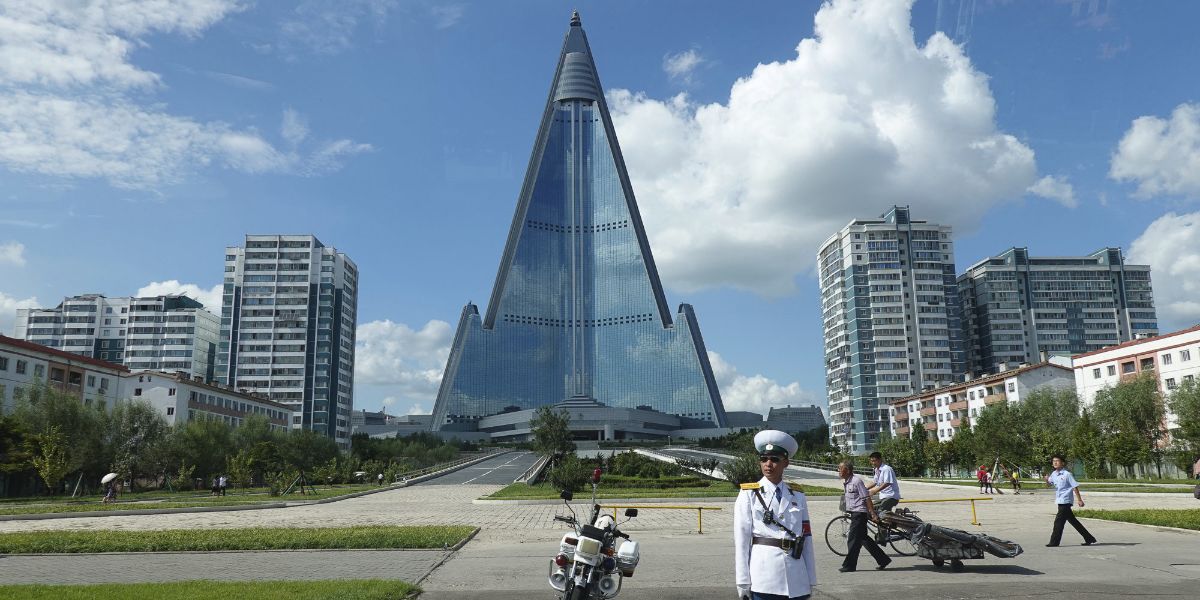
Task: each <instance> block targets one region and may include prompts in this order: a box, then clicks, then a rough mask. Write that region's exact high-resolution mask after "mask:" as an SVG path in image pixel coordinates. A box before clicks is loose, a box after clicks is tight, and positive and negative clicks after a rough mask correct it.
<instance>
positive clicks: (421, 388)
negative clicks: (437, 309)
mask: <svg viewBox="0 0 1200 600" xmlns="http://www.w3.org/2000/svg"><path fill="white" fill-rule="evenodd" d="M357 333H358V335H357V342H356V344H355V351H354V382H355V385H372V386H380V387H382V388H384V389H385V390H386V392H387V393H388V394H389V397H392V398H393V404H394V403H395V402H396V401H397V400H395V398H397V397H398V398H401V399H403V400H405V401H407V402H431V401H432V400H434V399H435V398H436V397H437V390H438V385H439V384H440V383H441V381H442V372H443V371H444V370H445V368H446V358H447V357H449V355H450V344H451V342H452V340H453V334H454V332H453V329H452V328H451V327H450V324H449V323H447V322H445V321H438V320H432V321H429V322H428V323H426V324H425V325H424V326H423V327H422V328H421V329H419V330H415V329H413V328H411V327H409V326H408V325H405V324H403V323H395V322H393V321H390V320H388V321H372V322H370V323H364V324H362V325H359V326H358V332H357ZM388 406H390V405H388Z"/></svg>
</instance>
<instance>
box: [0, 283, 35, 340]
mask: <svg viewBox="0 0 1200 600" xmlns="http://www.w3.org/2000/svg"><path fill="white" fill-rule="evenodd" d="M39 307H41V303H40V302H38V299H37V297H36V296H34V297H32V298H14V297H12V296H9V295H8V294H5V293H4V292H0V334H3V335H12V334H13V322H14V321H15V320H16V318H17V309H18V308H39Z"/></svg>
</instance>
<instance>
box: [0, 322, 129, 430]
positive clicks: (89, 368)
mask: <svg viewBox="0 0 1200 600" xmlns="http://www.w3.org/2000/svg"><path fill="white" fill-rule="evenodd" d="M128 372H129V369H127V368H125V367H124V366H122V365H118V364H113V363H110V362H105V361H102V360H97V359H94V358H89V357H86V356H79V355H77V354H73V353H71V352H64V351H62V350H56V349H54V348H47V347H46V346H42V345H40V344H35V343H33V342H27V341H25V340H20V339H16V338H10V337H7V336H3V335H0V413H8V412H11V411H12V410H13V408H14V407H15V406H16V403H17V401H18V400H20V399H21V398H23V397H24V396H25V394H26V392H28V390H29V388H30V387H32V386H34V385H37V384H45V385H48V386H50V387H51V388H54V389H56V390H58V391H61V392H66V393H69V394H71V395H73V396H76V397H78V398H79V399H80V401H82V402H83V403H85V404H88V405H91V404H92V403H97V404H98V405H99V406H108V405H109V404H110V403H111V402H113V401H114V400H115V399H116V398H118V397H119V391H118V387H119V386H120V382H121V376H122V375H124V374H125V373H128Z"/></svg>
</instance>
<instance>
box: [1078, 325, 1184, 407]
mask: <svg viewBox="0 0 1200 600" xmlns="http://www.w3.org/2000/svg"><path fill="white" fill-rule="evenodd" d="M1072 366H1073V367H1074V370H1075V388H1076V389H1077V390H1078V392H1079V401H1080V403H1082V404H1083V405H1084V406H1091V405H1092V403H1094V402H1095V401H1096V394H1097V393H1098V392H1099V391H1100V390H1103V389H1104V388H1108V387H1113V386H1115V385H1117V384H1118V383H1121V382H1122V381H1125V380H1127V379H1130V378H1134V377H1137V376H1138V375H1141V374H1143V373H1153V374H1154V377H1155V378H1156V379H1158V389H1159V391H1160V392H1162V393H1163V395H1164V396H1165V395H1169V394H1170V393H1171V392H1172V391H1173V390H1175V388H1177V387H1179V386H1180V385H1183V383H1184V382H1186V381H1193V380H1195V379H1196V378H1200V325H1197V326H1195V327H1191V328H1188V329H1183V330H1180V331H1175V332H1172V333H1165V334H1163V335H1158V336H1154V337H1145V338H1141V339H1136V340H1130V341H1128V342H1125V343H1123V344H1118V345H1116V346H1112V347H1111V348H1104V349H1103V350H1096V351H1094V352H1087V353H1085V354H1077V355H1075V356H1074V357H1072ZM1167 425H1168V427H1169V428H1172V429H1173V428H1175V427H1176V426H1177V423H1176V421H1175V416H1174V415H1171V414H1168V415H1167Z"/></svg>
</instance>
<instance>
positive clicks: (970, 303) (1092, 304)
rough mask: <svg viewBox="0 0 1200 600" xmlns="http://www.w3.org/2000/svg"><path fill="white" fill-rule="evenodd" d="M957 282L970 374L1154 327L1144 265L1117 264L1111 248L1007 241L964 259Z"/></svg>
mask: <svg viewBox="0 0 1200 600" xmlns="http://www.w3.org/2000/svg"><path fill="white" fill-rule="evenodd" d="M958 289H959V297H960V298H961V302H962V306H963V324H964V329H965V332H966V338H967V361H968V368H969V370H970V371H971V372H973V373H976V374H985V373H994V372H996V371H997V369H998V368H999V367H1000V366H1001V365H1007V366H1010V367H1011V366H1015V365H1019V364H1023V363H1029V364H1032V363H1035V362H1038V361H1039V360H1042V358H1041V357H1042V356H1043V355H1064V356H1069V355H1072V354H1082V353H1084V352H1093V351H1095V350H1099V349H1101V348H1105V347H1107V346H1114V345H1116V344H1119V343H1121V342H1126V341H1129V340H1132V339H1135V338H1139V337H1148V336H1153V335H1157V334H1158V319H1157V317H1156V315H1155V312H1154V294H1153V292H1152V291H1151V287H1150V267H1149V266H1147V265H1128V264H1125V259H1124V256H1122V254H1121V250H1120V249H1119V248H1103V249H1101V250H1098V251H1096V252H1093V253H1092V254H1089V255H1087V256H1070V257H1047V258H1037V257H1030V256H1029V250H1028V249H1027V248H1010V249H1008V250H1006V251H1004V252H1002V253H1001V254H999V255H997V256H993V257H991V258H986V259H984V260H981V261H979V262H978V263H975V264H974V265H972V266H971V267H970V268H969V269H967V271H966V272H965V273H963V274H962V275H960V276H959V277H958Z"/></svg>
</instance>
